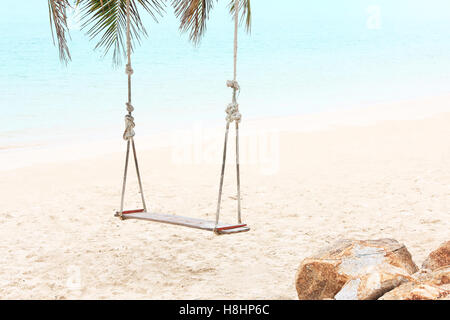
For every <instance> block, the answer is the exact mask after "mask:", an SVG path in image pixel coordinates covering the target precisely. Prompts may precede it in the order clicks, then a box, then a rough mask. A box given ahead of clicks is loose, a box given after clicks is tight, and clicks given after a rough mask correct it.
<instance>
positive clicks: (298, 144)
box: [0, 98, 450, 299]
mask: <svg viewBox="0 0 450 320" xmlns="http://www.w3.org/2000/svg"><path fill="white" fill-rule="evenodd" d="M446 101H449V100H448V99H446V98H439V99H431V100H427V101H416V102H404V103H393V104H387V105H386V106H384V107H377V108H372V109H371V108H365V109H360V110H357V111H348V112H343V111H340V112H336V113H325V114H320V115H312V116H299V117H291V118H278V119H260V120H252V121H250V120H249V121H248V122H246V121H247V120H244V122H243V124H242V130H243V131H242V133H243V138H242V139H243V143H242V190H243V193H242V196H243V200H242V201H243V216H244V220H245V222H246V223H248V224H249V226H250V227H251V231H250V232H248V233H243V234H238V235H233V236H221V237H217V236H215V235H213V234H212V233H208V232H204V231H199V230H193V229H188V228H182V227H176V226H170V225H163V224H157V223H150V222H142V221H124V222H122V221H120V220H119V219H117V218H114V217H113V215H114V212H115V211H116V210H117V209H118V206H119V200H120V188H121V178H122V170H123V161H124V150H125V149H124V148H125V143H124V142H123V141H121V140H120V136H119V135H118V139H117V140H116V141H109V142H105V143H102V144H100V143H99V144H91V145H87V146H86V145H84V146H83V145H65V146H60V147H53V148H48V149H40V150H19V149H20V148H16V149H14V150H13V149H11V150H2V151H1V152H2V159H1V161H2V162H1V166H2V170H1V171H0V190H1V196H0V208H1V209H0V233H1V234H2V241H1V244H0V256H1V257H2V259H1V260H0V298H1V299H29V298H31V299H79V298H81V299H296V298H297V294H296V290H295V286H294V275H295V272H296V269H297V267H298V265H299V263H300V262H301V260H302V259H303V258H305V257H307V256H308V255H311V254H313V253H314V252H315V251H316V250H318V249H320V248H322V247H324V246H326V245H328V244H330V243H332V242H334V241H335V240H337V239H339V238H355V239H378V238H385V237H388V238H394V239H397V240H398V241H400V242H402V243H404V244H405V245H406V246H407V248H408V249H409V250H410V252H411V253H412V255H413V259H414V260H415V262H416V263H417V264H421V263H422V261H423V259H425V257H426V256H427V254H428V253H429V252H430V251H431V250H433V249H435V248H436V247H437V246H438V245H439V244H440V243H442V242H443V241H446V240H448V238H449V235H450V233H449V230H450V219H449V214H450V126H449V123H450V108H449V106H448V103H447V102H446ZM433 108H434V109H433ZM408 110H409V111H408ZM432 110H435V112H432ZM405 111H406V112H405ZM337 115H339V116H337ZM397 115H402V116H397ZM197 129H198V128H197ZM197 129H196V128H193V129H192V130H191V131H187V132H184V133H183V132H174V133H167V134H166V135H165V136H164V135H162V136H161V137H160V138H159V140H158V141H159V145H155V144H154V142H152V141H150V140H151V139H150V138H149V137H140V136H139V127H137V137H136V143H137V145H138V151H139V155H140V165H141V170H142V176H143V179H144V190H145V193H146V199H147V202H148V205H149V206H150V207H151V209H152V210H153V211H157V212H164V213H176V214H179V215H185V216H191V217H198V218H204V219H213V217H214V213H215V205H216V197H217V190H218V182H219V163H220V151H221V149H222V143H223V128H222V127H220V128H210V129H205V130H204V131H201V130H200V131H198V130H197ZM120 130H121V129H120ZM232 133H233V132H232ZM232 137H233V136H232ZM233 141H234V139H231V145H230V147H231V148H230V150H233V147H234V145H233ZM164 142H167V144H166V145H164ZM101 146H103V148H105V149H101V148H102V147H101ZM58 148H59V149H58ZM92 150H97V151H98V152H97V153H95V152H90V151H92ZM113 150H114V151H113ZM32 157H35V158H32ZM228 160H229V161H228V166H227V172H226V174H227V175H226V179H225V190H224V194H225V196H224V203H223V214H222V219H223V221H228V222H234V221H235V212H236V207H235V206H236V203H235V200H234V199H235V195H236V191H235V171H234V162H233V160H234V152H232V151H231V152H230V153H229V158H228ZM8 166H9V167H8ZM130 172H131V173H133V171H130ZM127 194H128V198H127V208H136V207H140V204H139V195H138V194H137V184H136V179H135V178H134V175H133V174H131V175H130V180H129V188H128V193H127ZM233 198H234V199H233Z"/></svg>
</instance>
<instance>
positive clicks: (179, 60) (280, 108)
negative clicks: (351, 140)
mask: <svg viewBox="0 0 450 320" xmlns="http://www.w3.org/2000/svg"><path fill="white" fill-rule="evenodd" d="M23 3H24V2H22V1H15V2H11V1H9V2H8V6H10V7H8V13H7V14H6V12H3V14H2V17H3V18H2V19H1V20H0V61H1V63H0V108H1V114H2V124H1V127H0V147H1V146H5V145H9V144H13V143H17V142H18V141H25V140H26V141H39V140H42V139H47V138H49V137H55V136H57V137H59V139H69V138H73V137H76V136H77V134H79V132H84V131H80V130H79V129H80V128H82V129H85V130H96V131H97V132H98V133H99V134H102V135H108V136H115V135H117V136H118V137H120V134H121V130H122V128H123V115H124V114H125V106H124V102H125V100H126V75H125V74H124V71H123V67H120V68H114V67H113V66H112V59H111V56H106V57H102V52H101V51H93V47H94V45H95V42H93V41H89V40H88V39H87V37H86V36H84V34H83V32H82V31H80V30H77V23H76V19H75V20H74V23H73V29H72V31H71V36H72V41H71V42H70V47H71V52H72V56H73V61H72V62H71V63H70V64H69V65H68V66H67V67H66V66H63V65H61V64H60V63H59V61H58V56H57V50H56V49H55V47H54V46H53V44H52V40H51V34H50V29H49V23H48V9H47V1H45V0H33V1H27V4H26V5H24V4H23ZM227 3H228V1H223V0H222V1H220V3H219V4H218V5H217V6H216V8H215V10H214V12H213V14H212V17H211V21H210V23H209V26H208V33H207V36H206V37H205V38H204V39H203V41H202V42H201V44H200V45H199V46H198V47H193V46H192V45H191V44H190V43H189V42H188V39H187V36H186V35H181V36H180V34H179V32H178V28H177V21H176V19H175V18H174V16H173V13H172V9H171V8H170V7H168V8H167V14H166V16H165V17H164V18H162V19H160V22H159V24H156V23H155V22H153V21H152V20H151V19H146V27H147V29H148V31H149V38H148V39H144V41H143V44H142V46H140V47H139V48H137V50H136V53H135V55H134V56H133V66H134V69H135V75H134V77H133V81H134V83H133V85H134V90H133V95H134V98H133V101H134V103H133V104H134V106H135V108H136V112H135V115H136V118H137V124H138V129H139V130H145V131H152V130H160V129H161V128H172V127H177V126H183V125H188V124H190V123H192V121H199V120H201V121H221V120H222V119H224V109H225V107H226V104H227V103H228V102H229V100H230V95H231V93H230V89H228V88H226V86H225V82H226V80H227V79H229V78H231V77H232V40H233V39H232V37H233V30H232V28H233V25H232V21H231V18H230V17H229V15H228V14H227V8H226V4H227ZM252 3H253V28H252V33H251V34H250V35H248V34H245V32H244V31H241V34H240V48H239V50H240V51H239V71H238V75H239V82H240V84H241V87H242V92H241V95H240V97H239V100H240V104H241V111H242V113H243V115H244V117H245V118H254V117H267V116H286V115H293V114H304V113H311V112H320V111H323V110H329V109H339V108H347V107H353V106H364V105H367V104H372V103H377V102H383V101H391V100H403V99H413V98H417V97H422V96H431V95H440V94H447V93H448V92H449V91H450V89H449V88H450V86H449V85H450V58H449V53H450V41H449V40H450V37H449V36H450V2H448V1H444V0H430V1H414V0H395V1H392V0H390V1H388V0H378V1H376V0H372V1H365V0H342V1H335V0H316V1H298V0H283V1H273V0H272V1H270V0H253V1H252ZM2 8H3V9H2V10H5V8H6V7H5V6H2ZM377 13H379V15H378V14H377ZM377 17H379V18H377Z"/></svg>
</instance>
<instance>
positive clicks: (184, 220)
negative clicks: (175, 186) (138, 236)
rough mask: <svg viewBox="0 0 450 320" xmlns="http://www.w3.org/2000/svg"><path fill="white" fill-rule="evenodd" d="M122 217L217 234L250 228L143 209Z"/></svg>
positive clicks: (117, 215)
mask: <svg viewBox="0 0 450 320" xmlns="http://www.w3.org/2000/svg"><path fill="white" fill-rule="evenodd" d="M115 216H116V217H120V214H119V212H117V213H116V214H115ZM122 219H124V220H128V219H136V220H146V221H153V222H161V223H167V224H173V225H178V226H183V227H188V228H194V229H200V230H206V231H216V233H218V234H233V233H240V232H247V231H249V230H250V228H249V227H247V225H246V224H223V223H220V224H219V225H218V226H217V228H216V229H215V228H214V227H215V223H214V221H208V220H203V219H196V218H189V217H182V216H176V215H171V214H161V213H151V212H145V211H144V210H143V209H138V210H129V211H123V213H122Z"/></svg>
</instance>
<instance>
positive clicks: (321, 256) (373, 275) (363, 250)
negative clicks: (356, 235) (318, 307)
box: [295, 239, 417, 300]
mask: <svg viewBox="0 0 450 320" xmlns="http://www.w3.org/2000/svg"><path fill="white" fill-rule="evenodd" d="M416 271H417V266H416V265H415V263H414V262H413V261H412V259H411V254H410V253H409V252H408V250H407V249H406V247H405V246H404V245H402V244H400V243H399V242H397V241H396V240H393V239H381V240H366V241H364V240H341V241H338V242H337V243H336V244H334V245H333V246H331V247H330V248H328V249H326V250H324V251H322V252H320V253H318V254H317V255H315V256H313V257H310V258H306V259H305V260H303V261H302V263H301V265H300V267H299V269H298V271H297V274H296V278H295V285H296V289H297V293H298V298H299V299H300V300H322V299H347V300H349V299H351V300H356V299H358V300H365V299H377V298H379V297H380V296H382V295H383V294H384V293H386V292H387V291H389V290H392V289H393V288H395V287H396V286H398V285H400V284H401V283H402V282H404V281H406V280H407V279H408V278H409V277H410V275H411V274H413V273H415V272H416Z"/></svg>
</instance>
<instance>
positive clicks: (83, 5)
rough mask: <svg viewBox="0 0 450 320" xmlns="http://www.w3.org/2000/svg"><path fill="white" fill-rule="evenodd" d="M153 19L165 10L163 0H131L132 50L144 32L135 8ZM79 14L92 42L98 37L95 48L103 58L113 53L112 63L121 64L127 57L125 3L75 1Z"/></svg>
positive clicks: (92, 0)
mask: <svg viewBox="0 0 450 320" xmlns="http://www.w3.org/2000/svg"><path fill="white" fill-rule="evenodd" d="M137 4H139V6H140V7H142V8H143V9H145V10H146V11H147V12H148V13H149V14H150V15H151V16H152V17H153V19H155V20H156V18H157V16H159V15H161V14H162V12H163V11H164V5H163V2H162V0H130V15H131V19H130V31H131V41H132V44H131V46H132V50H133V48H134V46H135V45H136V43H138V44H139V43H140V40H141V36H146V35H147V31H146V29H145V27H144V25H143V24H142V20H141V16H140V13H139V8H138V5H137ZM77 5H80V9H81V12H82V18H81V19H82V20H84V22H83V24H82V28H83V29H87V34H88V36H89V37H90V38H91V39H94V38H98V39H99V40H98V42H97V44H96V46H95V48H96V49H98V48H103V50H104V54H105V55H106V54H107V53H108V52H109V51H110V50H112V51H113V62H114V63H115V64H120V62H121V60H122V57H123V56H125V55H126V29H127V12H126V0H77Z"/></svg>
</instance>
